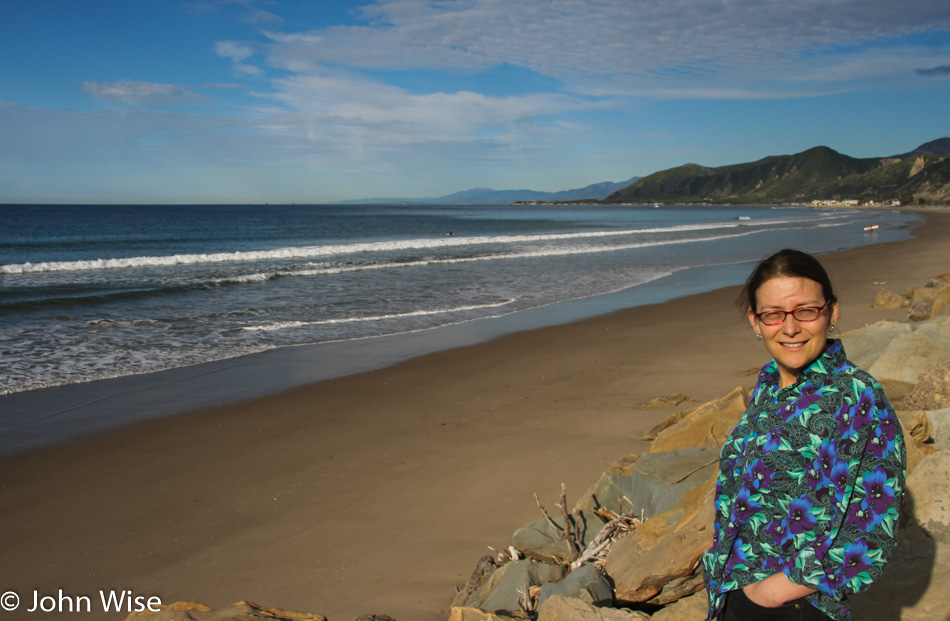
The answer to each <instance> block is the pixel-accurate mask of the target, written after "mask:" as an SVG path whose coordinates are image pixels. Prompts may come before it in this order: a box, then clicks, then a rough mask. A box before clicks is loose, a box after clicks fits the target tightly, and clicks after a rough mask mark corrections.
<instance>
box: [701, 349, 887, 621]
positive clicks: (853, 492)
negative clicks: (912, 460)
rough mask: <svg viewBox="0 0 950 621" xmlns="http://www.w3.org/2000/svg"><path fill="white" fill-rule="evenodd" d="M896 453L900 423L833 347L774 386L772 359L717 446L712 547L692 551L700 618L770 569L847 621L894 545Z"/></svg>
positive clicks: (867, 379) (873, 385)
mask: <svg viewBox="0 0 950 621" xmlns="http://www.w3.org/2000/svg"><path fill="white" fill-rule="evenodd" d="M905 464H906V456H905V450H904V438H903V434H902V432H901V428H900V423H899V422H898V421H897V417H896V416H895V415H894V410H893V408H892V407H891V405H890V403H888V401H887V397H885V396H884V391H883V390H882V389H881V387H880V385H879V384H878V383H877V382H876V381H875V380H874V378H873V377H871V376H870V375H868V374H867V373H865V372H864V371H862V370H861V369H859V368H857V367H855V366H854V365H853V364H851V363H850V362H849V361H848V360H847V358H846V357H845V353H844V348H843V347H842V346H841V342H840V341H836V340H829V341H828V345H827V347H826V348H825V351H824V352H823V353H822V355H821V356H819V358H818V359H817V360H815V361H814V362H813V363H812V364H811V365H809V366H808V367H807V368H806V369H805V370H804V371H803V372H802V373H801V375H799V377H798V382H797V383H796V384H793V385H792V386H789V387H786V388H781V389H780V388H779V374H778V367H777V366H776V363H775V361H774V360H773V361H772V362H770V363H769V364H767V365H765V366H764V367H763V368H762V370H761V371H760V372H759V378H758V382H757V384H756V387H755V392H754V393H753V395H752V399H751V401H750V404H749V408H748V409H747V410H746V412H745V414H744V415H743V416H742V419H741V420H740V421H739V424H738V425H737V426H736V428H735V430H734V431H733V432H732V435H731V436H730V437H729V439H728V440H727V441H726V443H725V444H724V445H723V447H722V451H721V453H720V463H719V478H718V481H717V484H716V500H715V502H716V522H715V531H714V538H713V547H712V548H711V549H710V550H709V551H707V552H706V553H705V554H704V555H703V567H704V570H705V575H706V586H707V589H708V591H709V618H714V617H715V616H717V615H718V614H720V613H721V611H722V606H723V604H724V602H725V594H726V593H727V592H729V591H731V590H733V589H740V588H742V587H744V586H746V585H748V584H751V583H753V582H756V581H758V580H762V579H764V578H767V577H768V576H770V575H772V574H774V573H777V572H779V571H782V572H785V574H786V575H787V576H788V578H789V579H790V580H791V581H792V582H795V583H797V584H801V585H804V586H807V587H810V588H813V589H816V592H815V593H813V594H812V595H809V596H808V598H807V599H808V601H810V602H811V603H812V604H814V605H815V606H817V607H818V608H819V609H821V610H823V611H824V612H825V614H827V615H828V616H829V617H831V618H832V619H836V620H839V621H845V620H850V619H851V618H852V617H851V609H850V606H849V605H848V599H847V594H848V593H855V592H858V591H861V590H864V589H866V588H867V587H868V586H869V585H870V584H871V583H872V582H874V580H875V579H876V578H877V577H878V576H879V575H880V573H881V570H882V568H883V567H884V563H885V562H886V561H887V559H888V557H889V556H890V554H891V552H892V550H893V548H894V545H895V543H896V539H897V522H898V513H899V510H900V506H901V500H902V495H903V489H904V476H905Z"/></svg>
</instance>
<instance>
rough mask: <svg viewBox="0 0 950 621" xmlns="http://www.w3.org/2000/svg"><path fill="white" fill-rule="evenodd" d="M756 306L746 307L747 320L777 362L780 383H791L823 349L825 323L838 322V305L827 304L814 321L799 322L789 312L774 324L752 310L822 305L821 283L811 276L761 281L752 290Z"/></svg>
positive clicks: (825, 339) (783, 385)
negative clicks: (747, 310)
mask: <svg viewBox="0 0 950 621" xmlns="http://www.w3.org/2000/svg"><path fill="white" fill-rule="evenodd" d="M755 300H756V304H757V305H758V308H757V309H751V308H750V309H749V323H751V324H752V328H753V329H754V330H755V331H756V332H757V333H759V334H761V335H762V342H763V343H765V348H766V349H767V350H768V351H769V354H771V355H772V357H773V358H775V362H777V363H778V369H779V378H780V382H779V383H780V386H781V387H782V388H784V387H786V386H790V385H791V384H794V383H795V381H796V380H797V379H798V374H799V373H800V372H801V371H802V370H803V369H804V368H805V367H807V366H808V365H809V364H811V363H812V362H814V360H815V359H816V358H818V356H820V355H821V352H822V351H824V349H825V343H826V342H827V341H828V336H827V335H828V326H829V325H833V324H834V323H835V322H836V321H838V305H837V304H829V305H828V306H827V307H825V309H824V310H823V311H822V312H821V314H820V315H819V316H818V319H815V320H814V321H799V320H798V319H795V317H794V316H793V315H791V314H789V315H786V316H785V321H784V322H782V323H781V324H779V325H776V326H769V325H766V324H764V323H763V322H762V321H760V320H759V318H758V317H756V315H755V313H756V312H758V313H762V312H764V311H769V310H782V311H793V310H795V309H797V308H802V307H819V306H824V305H825V302H826V300H825V296H824V294H823V293H822V290H821V285H820V284H819V283H817V282H815V281H814V280H811V279H810V278H802V277H798V276H779V277H776V278H771V279H769V280H766V281H765V282H764V283H762V284H761V285H760V286H759V288H758V289H757V290H756V292H755Z"/></svg>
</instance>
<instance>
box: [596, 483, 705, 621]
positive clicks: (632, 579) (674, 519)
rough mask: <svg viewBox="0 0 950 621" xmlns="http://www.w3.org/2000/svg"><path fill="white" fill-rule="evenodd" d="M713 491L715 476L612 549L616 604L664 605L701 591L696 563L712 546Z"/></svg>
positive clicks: (610, 570)
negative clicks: (618, 602) (617, 602)
mask: <svg viewBox="0 0 950 621" xmlns="http://www.w3.org/2000/svg"><path fill="white" fill-rule="evenodd" d="M714 492H715V473H713V474H712V475H711V476H709V477H708V478H707V480H706V482H705V483H704V484H703V485H701V486H699V487H695V488H693V489H691V490H689V491H688V492H686V493H685V494H683V498H682V500H681V502H680V503H679V504H678V505H677V506H676V507H675V508H674V509H671V510H670V511H667V512H665V513H662V514H660V515H658V516H656V517H653V518H651V519H648V520H647V521H646V522H644V523H643V524H642V525H641V526H640V527H639V528H637V529H636V530H634V531H633V532H631V533H630V534H629V535H627V536H626V537H624V538H623V539H620V540H619V541H618V542H617V543H616V544H615V545H614V547H613V549H611V551H610V554H609V555H608V556H607V564H606V566H605V570H606V572H607V575H609V576H610V578H611V579H612V580H613V582H614V588H615V590H616V598H617V600H618V601H620V602H624V603H646V602H648V603H650V604H654V605H662V604H668V603H670V602H674V601H676V600H677V599H679V598H680V597H683V596H684V595H689V594H691V593H695V592H696V591H698V590H699V589H701V588H702V587H703V580H702V575H701V573H700V567H699V560H700V557H701V556H702V553H703V552H704V551H705V550H708V549H709V548H710V546H712V523H713V493H714Z"/></svg>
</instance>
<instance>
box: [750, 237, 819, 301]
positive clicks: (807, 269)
mask: <svg viewBox="0 0 950 621" xmlns="http://www.w3.org/2000/svg"><path fill="white" fill-rule="evenodd" d="M780 276H786V277H792V278H795V277H799V278H808V279H809V280H814V281H815V282H817V283H818V284H819V285H821V292H822V293H823V294H824V296H825V300H826V301H827V302H832V303H833V302H836V301H837V298H836V297H835V293H834V291H833V290H832V288H831V280H830V279H829V278H828V273H827V272H826V271H825V268H823V267H822V266H821V263H819V262H818V260H817V259H816V258H815V257H813V256H811V255H810V254H807V253H805V252H802V251H801V250H792V249H791V248H786V249H784V250H779V251H778V252H776V253H775V254H773V255H772V256H770V257H769V258H767V259H763V260H762V262H760V263H759V264H758V265H756V266H755V269H754V270H752V273H751V274H749V278H748V279H746V281H745V286H744V287H743V288H742V292H741V293H740V294H739V299H738V301H737V303H738V304H739V305H740V306H742V309H743V310H745V309H748V308H751V309H752V310H753V311H755V310H758V308H757V306H756V300H755V293H756V291H758V290H759V287H761V286H762V284H763V283H764V282H765V281H767V280H771V279H772V278H776V277H780Z"/></svg>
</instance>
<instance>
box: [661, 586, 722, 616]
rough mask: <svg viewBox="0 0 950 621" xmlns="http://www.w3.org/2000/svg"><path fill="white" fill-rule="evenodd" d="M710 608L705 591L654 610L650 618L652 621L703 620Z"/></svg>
mask: <svg viewBox="0 0 950 621" xmlns="http://www.w3.org/2000/svg"><path fill="white" fill-rule="evenodd" d="M708 608H709V599H708V598H707V597H706V591H703V592H701V593H694V594H693V595H690V596H689V597H684V598H683V599H678V600H676V601H675V602H673V603H672V604H670V605H669V606H664V607H663V608H661V609H660V610H657V611H656V612H654V613H653V616H652V617H650V619H651V621H702V620H703V619H705V618H706V611H707V610H708Z"/></svg>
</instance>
